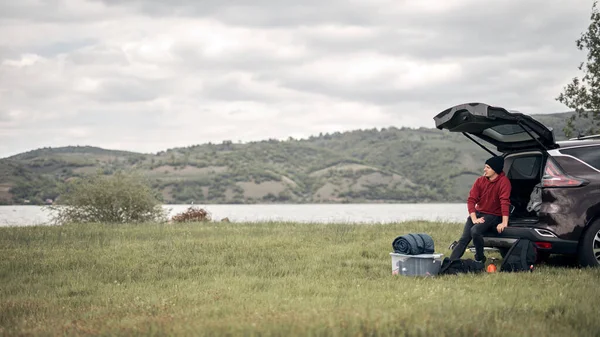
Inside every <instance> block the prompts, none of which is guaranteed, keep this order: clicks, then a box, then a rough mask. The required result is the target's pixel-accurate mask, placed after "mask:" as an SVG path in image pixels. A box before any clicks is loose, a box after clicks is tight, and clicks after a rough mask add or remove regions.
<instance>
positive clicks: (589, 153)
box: [560, 146, 600, 170]
mask: <svg viewBox="0 0 600 337" xmlns="http://www.w3.org/2000/svg"><path fill="white" fill-rule="evenodd" d="M560 152H561V153H563V154H568V155H570V156H573V157H575V158H578V159H581V160H583V161H584V162H586V163H588V165H590V166H593V167H595V168H596V169H597V170H600V146H587V147H577V148H574V149H565V150H560Z"/></svg>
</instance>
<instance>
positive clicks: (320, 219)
mask: <svg viewBox="0 0 600 337" xmlns="http://www.w3.org/2000/svg"><path fill="white" fill-rule="evenodd" d="M189 206H190V205H164V206H163V207H164V208H165V209H167V210H168V211H169V216H173V215H175V214H177V213H179V212H182V211H185V210H186V209H187V208H188V207H189ZM196 207H200V208H203V209H205V210H207V211H208V212H209V213H210V214H211V218H212V219H213V220H216V221H219V220H221V219H223V218H229V220H230V221H231V222H259V221H289V222H316V223H389V222H401V221H409V220H429V221H439V222H461V223H462V222H464V221H465V220H466V218H467V205H466V204H259V205H196ZM48 219H49V214H48V213H47V211H46V209H45V208H44V207H42V206H0V226H34V225H46V224H48Z"/></svg>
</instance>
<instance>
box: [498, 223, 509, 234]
mask: <svg viewBox="0 0 600 337" xmlns="http://www.w3.org/2000/svg"><path fill="white" fill-rule="evenodd" d="M506 227H508V225H507V224H506V225H505V224H499V225H498V226H496V230H498V233H502V232H503V231H504V228H506Z"/></svg>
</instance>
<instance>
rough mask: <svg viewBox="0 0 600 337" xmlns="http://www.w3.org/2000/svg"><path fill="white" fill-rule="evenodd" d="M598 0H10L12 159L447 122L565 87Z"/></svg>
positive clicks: (7, 59)
mask: <svg viewBox="0 0 600 337" xmlns="http://www.w3.org/2000/svg"><path fill="white" fill-rule="evenodd" d="M591 7H592V1H591V0H528V1H521V0H487V1H481V0H346V1H341V0H329V1H323V0H302V1H296V0H294V1H290V0H254V1H248V0H230V1H223V0H171V3H170V4H167V1H164V0H91V1H85V0H19V1H0V158H1V157H6V156H9V155H13V154H17V153H20V152H24V151H28V150H33V149H36V148H40V147H47V146H51V147H58V146H66V145H93V146H100V147H104V148H109V149H123V150H131V151H139V152H148V153H151V152H157V151H162V150H166V149H168V148H173V147H178V146H188V145H193V144H203V143H207V142H221V141H223V140H232V141H234V142H238V141H242V142H246V141H253V140H262V139H268V138H277V139H286V138H288V137H290V136H291V137H294V138H305V137H308V136H310V135H318V134H319V133H320V132H323V133H326V132H335V131H345V130H354V129H365V128H374V127H377V128H380V127H388V126H396V127H401V126H408V127H419V126H426V127H434V125H433V120H432V117H433V116H434V115H435V114H436V113H438V112H439V111H442V110H444V109H446V108H447V107H450V106H453V105H456V104H459V103H464V102H471V101H480V102H485V103H488V104H493V105H500V106H504V107H506V108H509V109H515V110H519V111H521V112H525V113H530V114H535V113H550V112H561V111H566V108H565V107H564V106H562V105H561V104H560V103H558V102H556V101H555V99H554V98H555V97H556V96H557V95H558V93H560V91H561V89H562V87H563V86H564V85H565V84H567V83H568V82H569V80H570V79H571V78H572V77H574V76H578V75H579V73H578V72H577V66H578V64H579V62H581V61H583V60H584V59H585V53H584V52H581V51H578V50H577V49H576V47H575V40H576V39H577V38H578V37H579V36H580V34H581V33H582V32H583V31H584V30H585V29H586V27H587V25H588V24H589V15H590V11H591Z"/></svg>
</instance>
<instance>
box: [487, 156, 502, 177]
mask: <svg viewBox="0 0 600 337" xmlns="http://www.w3.org/2000/svg"><path fill="white" fill-rule="evenodd" d="M485 163H486V164H487V165H490V167H491V168H492V170H494V172H496V173H498V174H500V173H501V172H502V170H503V169H504V157H501V156H495V157H492V158H490V159H488V160H486V161H485Z"/></svg>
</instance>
